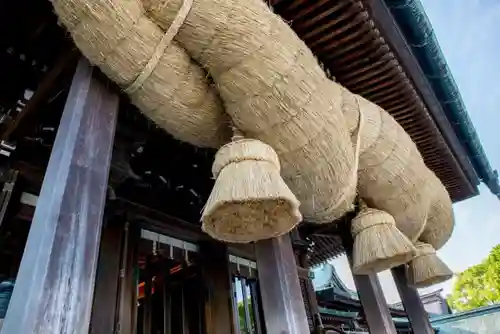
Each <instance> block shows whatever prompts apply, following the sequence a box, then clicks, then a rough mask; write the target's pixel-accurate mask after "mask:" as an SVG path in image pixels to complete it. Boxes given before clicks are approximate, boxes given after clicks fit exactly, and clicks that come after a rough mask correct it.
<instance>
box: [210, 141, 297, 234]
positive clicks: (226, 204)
mask: <svg viewBox="0 0 500 334" xmlns="http://www.w3.org/2000/svg"><path fill="white" fill-rule="evenodd" d="M212 172H213V174H214V177H216V182H215V186H214V188H213V190H212V193H211V195H210V197H209V199H208V202H207V204H206V206H205V210H204V212H203V216H202V229H203V230H204V231H205V232H206V233H208V234H209V235H211V236H212V237H213V238H215V239H218V240H222V241H227V242H238V243H246V242H252V241H258V240H261V239H267V238H273V237H278V236H280V235H283V234H285V233H287V232H289V231H291V230H292V229H293V228H294V227H295V226H297V224H298V223H299V222H300V221H301V219H302V216H301V214H300V212H299V202H298V201H297V199H296V197H295V196H294V194H293V193H292V192H291V191H290V189H289V188H288V186H287V185H286V184H285V182H284V181H283V179H282V178H281V176H280V164H279V160H278V156H277V155H276V153H275V151H274V150H273V149H272V147H270V146H269V145H267V144H264V143H263V142H260V141H258V140H255V139H241V140H237V141H233V142H231V143H229V144H226V145H224V146H223V147H222V148H221V149H220V150H219V152H218V153H217V155H216V157H215V162H214V164H213V168H212Z"/></svg>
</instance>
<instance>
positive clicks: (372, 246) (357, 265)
mask: <svg viewBox="0 0 500 334" xmlns="http://www.w3.org/2000/svg"><path fill="white" fill-rule="evenodd" d="M351 231H352V234H353V237H354V248H353V273H354V274H357V275H364V274H370V273H374V272H381V271H384V270H386V269H390V268H393V267H396V266H399V265H401V264H403V263H407V262H408V261H410V260H411V259H413V257H415V255H416V249H415V247H413V244H412V243H411V241H410V240H409V239H408V238H407V237H406V236H405V235H404V234H402V233H401V232H400V231H399V230H398V229H397V228H396V225H395V221H394V218H393V217H392V216H391V215H390V214H388V213H387V212H384V211H381V210H376V209H370V208H363V209H362V210H361V212H360V213H359V214H358V215H357V216H356V218H354V219H353V221H352V223H351Z"/></svg>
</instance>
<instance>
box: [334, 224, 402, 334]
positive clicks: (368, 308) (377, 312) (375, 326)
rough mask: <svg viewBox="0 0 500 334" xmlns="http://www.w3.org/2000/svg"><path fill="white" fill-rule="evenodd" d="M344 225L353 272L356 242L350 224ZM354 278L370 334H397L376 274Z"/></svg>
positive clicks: (341, 234) (342, 232) (343, 232)
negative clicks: (353, 253) (353, 249)
mask: <svg viewBox="0 0 500 334" xmlns="http://www.w3.org/2000/svg"><path fill="white" fill-rule="evenodd" d="M344 225H345V226H343V227H342V228H341V229H340V236H341V238H342V244H343V246H344V249H345V252H346V255H347V259H348V260H349V265H350V267H351V270H352V247H353V243H354V241H353V239H352V236H351V232H350V224H344ZM353 278H354V284H355V285H356V290H357V292H358V295H359V299H360V301H361V305H362V306H363V311H364V314H365V318H366V322H367V323H368V328H369V330H370V333H384V334H396V327H395V326H394V321H393V320H392V316H391V313H390V312H389V307H388V306H387V301H386V300H385V298H384V292H383V291H382V286H380V281H379V280H378V276H377V275H376V274H370V275H353Z"/></svg>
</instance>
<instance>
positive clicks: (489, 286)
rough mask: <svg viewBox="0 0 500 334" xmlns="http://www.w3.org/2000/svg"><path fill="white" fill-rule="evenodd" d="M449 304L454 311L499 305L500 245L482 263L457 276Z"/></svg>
mask: <svg viewBox="0 0 500 334" xmlns="http://www.w3.org/2000/svg"><path fill="white" fill-rule="evenodd" d="M449 302H450V306H451V308H453V309H454V310H456V311H467V310H472V309H475V308H478V307H482V306H487V305H492V304H497V303H500V244H499V245H496V246H495V247H493V249H492V250H491V251H490V254H489V255H488V257H487V258H486V259H485V260H484V261H483V262H481V263H480V264H477V265H475V266H473V267H470V268H468V269H466V270H465V271H463V272H462V273H460V274H459V275H458V277H457V281H456V283H455V285H454V287H453V293H452V294H451V297H450V299H449Z"/></svg>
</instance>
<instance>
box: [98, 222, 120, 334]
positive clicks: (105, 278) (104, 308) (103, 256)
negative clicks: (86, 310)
mask: <svg viewBox="0 0 500 334" xmlns="http://www.w3.org/2000/svg"><path fill="white" fill-rule="evenodd" d="M124 224H125V223H124V222H122V221H117V220H108V221H107V222H106V225H105V226H104V228H103V231H102V237H101V248H100V250H99V262H98V265H97V278H96V283H95V295H94V303H93V306H92V317H91V321H90V327H91V331H90V333H92V334H109V333H113V332H114V330H115V320H116V316H117V310H116V305H117V300H118V298H117V294H118V281H119V278H120V258H121V252H122V249H121V247H122V239H123V231H124Z"/></svg>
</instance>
